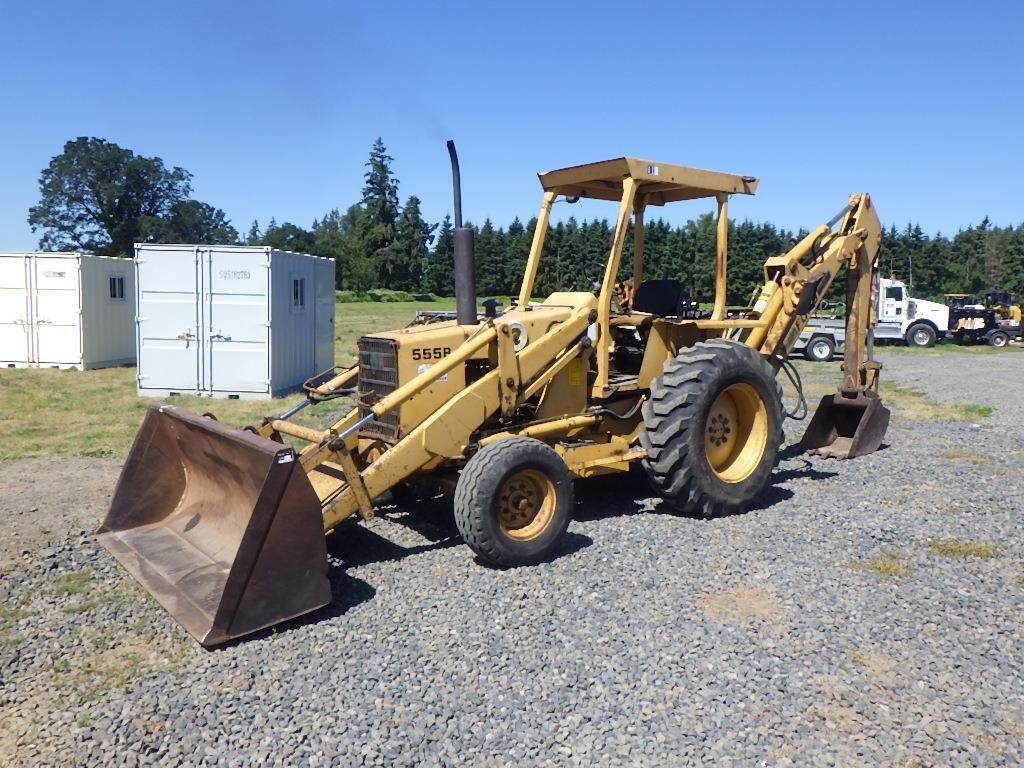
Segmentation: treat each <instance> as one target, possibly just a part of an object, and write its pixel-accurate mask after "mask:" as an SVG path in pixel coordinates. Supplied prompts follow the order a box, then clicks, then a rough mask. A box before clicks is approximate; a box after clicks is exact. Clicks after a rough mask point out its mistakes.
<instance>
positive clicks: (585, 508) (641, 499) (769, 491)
mask: <svg viewBox="0 0 1024 768" xmlns="http://www.w3.org/2000/svg"><path fill="white" fill-rule="evenodd" d="M883 447H887V446H883ZM803 454H804V451H803V450H802V449H801V448H800V447H799V446H798V445H795V444H794V445H788V446H786V447H785V448H784V449H783V450H781V451H779V461H780V462H782V461H791V460H800V461H801V466H799V467H791V468H786V469H776V470H775V472H774V473H772V476H771V480H770V484H769V485H768V486H766V487H765V489H764V490H763V491H762V492H761V495H760V496H759V497H758V498H757V500H756V501H755V502H754V503H753V504H751V505H750V506H749V507H748V508H747V509H746V511H744V512H741V513H738V514H748V513H750V512H759V511H761V510H764V509H769V508H771V507H773V506H775V505H776V504H779V503H781V502H784V501H788V500H789V499H791V498H793V496H794V493H793V491H791V490H789V489H788V488H782V487H780V486H781V485H782V484H783V483H787V482H789V481H791V480H796V479H800V478H805V479H809V480H827V479H829V478H831V477H835V476H836V475H837V474H838V472H831V471H826V470H822V469H820V468H818V467H816V466H814V464H812V463H811V461H809V460H808V459H806V458H804V459H800V457H801V456H803ZM649 512H653V513H656V514H670V515H673V516H675V517H687V515H684V514H682V513H680V512H676V511H675V510H672V509H671V508H669V507H668V506H666V505H664V504H662V503H661V502H660V500H659V499H658V497H657V494H656V493H655V491H654V490H653V489H652V488H651V486H650V484H649V483H648V481H647V478H646V476H645V475H644V473H643V472H642V471H641V470H640V469H639V468H636V469H632V470H631V471H629V472H627V473H624V474H620V475H603V476H599V477H594V478H590V479H588V480H587V481H586V482H584V483H577V484H576V509H575V510H574V511H573V519H574V520H579V521H581V522H592V521H596V520H604V519H607V518H610V517H629V516H631V515H639V514H644V513H649Z"/></svg>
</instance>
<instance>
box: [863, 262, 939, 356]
mask: <svg viewBox="0 0 1024 768" xmlns="http://www.w3.org/2000/svg"><path fill="white" fill-rule="evenodd" d="M877 319H878V322H877V325H875V338H876V339H890V340H893V341H905V342H906V343H907V345H908V346H911V347H930V346H932V345H934V344H935V342H937V341H940V340H941V339H942V338H943V337H945V335H946V333H947V332H948V331H949V307H947V306H946V305H945V304H939V303H938V302H934V301H925V300H924V299H915V298H914V297H912V296H911V295H910V291H909V290H908V289H907V285H906V283H904V282H903V281H902V280H897V279H895V278H892V277H883V278H880V279H879V281H878V318H877Z"/></svg>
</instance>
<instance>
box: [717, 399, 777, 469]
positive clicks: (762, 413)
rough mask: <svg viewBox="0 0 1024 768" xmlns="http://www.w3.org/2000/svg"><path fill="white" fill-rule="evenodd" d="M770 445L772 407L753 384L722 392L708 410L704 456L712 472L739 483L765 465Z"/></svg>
mask: <svg viewBox="0 0 1024 768" xmlns="http://www.w3.org/2000/svg"><path fill="white" fill-rule="evenodd" d="M767 443H768V408H767V407H766V406H765V403H764V400H762V399H761V396H760V395H759V394H758V393H757V390H756V389H754V388H753V387H752V386H750V385H749V384H733V385H732V386H729V387H726V388H725V389H723V390H722V391H721V392H719V394H718V397H716V398H715V402H713V403H712V404H711V410H710V411H708V421H707V426H706V427H705V430H704V453H705V455H706V456H707V459H708V464H709V465H710V466H711V470H712V471H713V472H714V473H715V474H716V475H717V476H718V477H719V479H721V480H724V481H725V482H727V483H739V482H742V481H743V480H746V479H747V478H748V477H750V475H751V474H753V472H754V470H755V469H757V467H758V465H759V464H760V463H761V458H762V457H763V456H764V449H765V446H766V445H767Z"/></svg>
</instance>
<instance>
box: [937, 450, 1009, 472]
mask: <svg viewBox="0 0 1024 768" xmlns="http://www.w3.org/2000/svg"><path fill="white" fill-rule="evenodd" d="M939 455H940V456H941V457H942V458H944V459H948V460H949V461H958V462H964V463H967V464H973V465H974V466H976V467H988V466H993V465H994V463H995V462H993V461H992V459H990V458H989V457H988V456H982V455H981V454H980V453H974V452H973V451H965V450H963V449H960V448H954V449H951V450H948V451H943V452H942V453H940V454H939Z"/></svg>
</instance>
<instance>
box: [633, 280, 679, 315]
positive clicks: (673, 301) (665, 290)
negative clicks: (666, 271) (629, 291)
mask: <svg viewBox="0 0 1024 768" xmlns="http://www.w3.org/2000/svg"><path fill="white" fill-rule="evenodd" d="M682 301H683V284H682V283H680V282H679V281H678V280H644V281H643V282H642V283H640V286H639V287H638V288H637V289H636V295H635V296H634V297H633V307H632V309H633V311H634V312H646V313H647V314H650V315H657V316H659V317H678V316H679V315H680V313H681V306H682Z"/></svg>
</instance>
